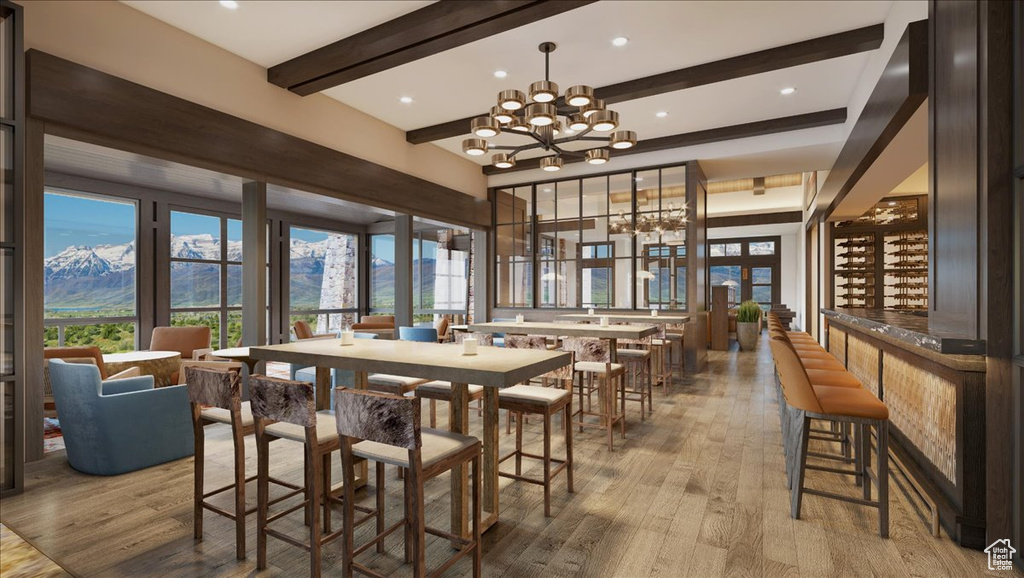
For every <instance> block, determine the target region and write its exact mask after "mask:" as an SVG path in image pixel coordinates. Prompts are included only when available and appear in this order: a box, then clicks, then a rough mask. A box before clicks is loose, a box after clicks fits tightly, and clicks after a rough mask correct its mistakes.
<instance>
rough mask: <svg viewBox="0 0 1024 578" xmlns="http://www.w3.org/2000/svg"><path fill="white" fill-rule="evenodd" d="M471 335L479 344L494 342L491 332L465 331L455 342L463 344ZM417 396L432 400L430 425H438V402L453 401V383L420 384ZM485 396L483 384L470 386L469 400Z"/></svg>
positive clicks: (491, 343)
mask: <svg viewBox="0 0 1024 578" xmlns="http://www.w3.org/2000/svg"><path fill="white" fill-rule="evenodd" d="M470 335H472V336H473V337H474V338H476V340H477V342H478V345H480V346H483V347H490V346H492V345H493V344H494V337H493V336H492V335H491V334H490V333H465V332H462V331H459V332H456V333H455V343H454V344H455V345H462V342H463V341H464V340H465V339H466V338H467V337H469V336H470ZM453 354H454V355H458V353H457V352H455V351H453ZM416 397H422V398H424V399H428V400H430V427H437V402H438V401H446V402H449V403H451V401H452V384H451V382H449V381H439V380H435V381H429V382H427V383H423V384H420V385H418V386H417V387H416ZM483 397H484V388H483V386H480V385H470V386H469V401H480V400H481V399H483ZM478 411H482V408H478Z"/></svg>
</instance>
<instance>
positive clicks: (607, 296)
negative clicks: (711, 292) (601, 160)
mask: <svg viewBox="0 0 1024 578" xmlns="http://www.w3.org/2000/svg"><path fill="white" fill-rule="evenodd" d="M493 194H494V197H493V199H494V208H495V209H494V211H495V212H494V216H495V221H494V222H495V236H496V244H495V258H496V271H497V275H496V279H495V292H496V293H495V304H496V306H497V307H533V306H534V303H533V295H534V294H535V293H534V291H536V296H537V304H536V306H537V307H545V308H570V309H572V308H582V307H588V308H589V307H593V308H600V309H604V308H609V309H633V308H634V307H636V308H647V307H658V308H664V309H686V307H687V303H686V270H687V267H686V259H687V256H686V235H685V232H686V230H685V226H684V225H682V223H681V219H680V214H681V212H682V211H683V209H684V207H685V202H686V167H685V166H676V167H666V168H661V169H653V170H647V171H627V172H622V173H616V174H609V175H601V176H595V177H582V178H575V179H566V180H562V181H557V182H550V183H537V184H535V185H527V186H519V187H508V188H502V189H496V190H494V192H493ZM531 213H532V214H531ZM534 243H536V246H537V251H536V253H534V252H533V251H532V247H533V245H534ZM534 272H536V274H534ZM535 286H536V287H535Z"/></svg>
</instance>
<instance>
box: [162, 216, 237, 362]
mask: <svg viewBox="0 0 1024 578" xmlns="http://www.w3.org/2000/svg"><path fill="white" fill-rule="evenodd" d="M171 325H176V326H188V325H206V326H207V327H209V328H210V330H211V333H212V337H211V342H212V344H213V346H214V347H229V346H234V345H235V344H237V343H238V342H239V340H240V339H241V338H242V222H241V221H239V220H237V219H230V218H227V217H223V216H215V215H209V214H198V213H192V212H185V211H171Z"/></svg>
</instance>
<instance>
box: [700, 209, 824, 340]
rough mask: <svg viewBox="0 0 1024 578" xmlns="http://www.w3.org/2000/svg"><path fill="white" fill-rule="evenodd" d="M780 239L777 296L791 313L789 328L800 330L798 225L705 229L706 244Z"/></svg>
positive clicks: (801, 245) (800, 237)
mask: <svg viewBox="0 0 1024 578" xmlns="http://www.w3.org/2000/svg"><path fill="white" fill-rule="evenodd" d="M776 235H778V236H780V237H781V242H782V247H781V248H780V251H781V256H782V273H781V284H782V285H781V287H779V296H780V298H781V299H782V302H783V303H785V304H786V306H787V307H789V308H790V309H792V310H793V311H794V312H795V313H796V316H795V317H794V318H793V324H794V325H795V326H796V327H800V328H803V326H804V324H803V320H804V313H805V312H804V297H805V293H804V287H805V285H804V282H805V272H804V269H805V266H804V260H803V258H802V255H803V254H804V234H803V225H801V224H800V223H785V224H781V225H756V226H746V227H717V228H713V229H708V242H709V243H710V242H711V241H712V240H713V239H725V238H730V237H774V236H776Z"/></svg>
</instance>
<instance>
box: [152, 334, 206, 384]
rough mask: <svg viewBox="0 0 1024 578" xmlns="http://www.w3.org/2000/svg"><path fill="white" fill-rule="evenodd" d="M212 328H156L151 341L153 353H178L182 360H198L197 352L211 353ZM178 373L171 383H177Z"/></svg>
mask: <svg viewBox="0 0 1024 578" xmlns="http://www.w3.org/2000/svg"><path fill="white" fill-rule="evenodd" d="M210 335H211V333H210V328H209V327H207V326H205V325H196V326H187V327H154V328H153V334H152V336H151V338H150V340H149V349H150V350H151V351H177V352H178V353H180V354H181V358H182V359H196V358H197V354H196V352H197V351H198V352H203V353H206V352H209V351H210ZM178 381H179V376H178V375H177V373H175V374H172V375H171V383H177V382H178Z"/></svg>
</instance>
